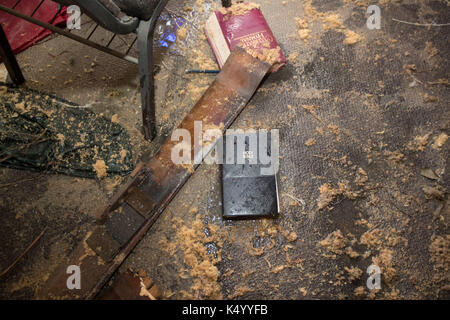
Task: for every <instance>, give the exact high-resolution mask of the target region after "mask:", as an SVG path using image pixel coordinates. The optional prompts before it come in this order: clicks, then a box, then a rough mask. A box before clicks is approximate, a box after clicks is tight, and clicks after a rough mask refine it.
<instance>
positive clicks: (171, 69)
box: [0, 0, 450, 299]
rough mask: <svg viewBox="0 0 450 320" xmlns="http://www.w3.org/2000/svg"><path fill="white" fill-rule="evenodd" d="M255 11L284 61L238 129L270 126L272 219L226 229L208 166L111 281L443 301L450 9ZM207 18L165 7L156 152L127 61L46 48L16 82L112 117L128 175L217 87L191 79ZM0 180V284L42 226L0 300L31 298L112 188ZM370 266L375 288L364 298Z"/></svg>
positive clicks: (169, 295) (330, 5)
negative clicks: (275, 189)
mask: <svg viewBox="0 0 450 320" xmlns="http://www.w3.org/2000/svg"><path fill="white" fill-rule="evenodd" d="M255 2H256V3H259V4H261V9H262V11H263V13H264V14H265V16H266V19H267V20H268V23H269V25H270V26H271V28H272V30H273V32H274V35H275V37H276V38H277V40H278V42H279V43H280V46H281V48H282V49H283V51H284V53H285V54H286V56H287V57H288V64H287V66H286V67H285V68H284V69H282V70H281V71H279V72H277V73H274V74H271V75H270V76H269V77H268V78H267V79H266V80H265V81H264V83H263V84H262V85H261V87H260V88H259V90H258V91H257V93H256V94H255V96H254V97H253V98H252V100H251V101H250V103H249V105H248V106H247V107H246V108H245V110H244V111H243V112H242V114H241V115H240V116H239V117H238V119H237V120H236V121H235V123H234V124H233V125H232V127H233V128H243V129H245V128H264V129H272V128H276V129H279V130H280V140H281V143H280V155H281V157H280V171H279V178H280V184H279V192H280V206H281V214H280V216H279V217H278V218H277V219H274V220H245V221H223V220H222V218H221V212H222V199H221V184H220V174H219V173H220V171H219V170H220V168H219V167H218V166H216V165H206V164H202V165H201V166H200V167H199V168H198V169H197V172H196V173H195V174H194V175H193V177H192V178H191V179H190V180H189V181H188V182H187V183H186V184H185V185H184V187H183V188H182V190H181V191H180V192H179V194H178V195H177V196H176V197H175V199H174V200H173V201H172V202H171V203H170V205H169V206H168V208H167V209H166V210H165V212H164V213H163V214H162V215H161V217H160V218H159V220H158V221H157V222H156V224H155V225H154V226H153V227H152V229H151V230H150V231H149V232H148V234H147V235H146V236H145V238H144V239H143V240H142V241H141V243H140V244H139V245H138V246H137V247H136V249H135V250H134V251H133V252H132V254H131V255H130V256H129V257H128V258H127V260H126V261H125V263H124V264H123V265H122V267H121V270H125V269H128V268H131V269H134V270H139V269H145V270H146V271H147V273H148V274H149V275H150V276H151V278H152V279H153V280H154V281H155V282H156V283H157V284H158V285H159V286H160V288H161V289H162V291H163V296H164V297H165V298H166V299H181V298H194V299H211V298H223V299H317V298H331V299H360V298H371V299H373V298H375V299H398V298H400V299H406V298H407V299H427V298H428V299H436V298H441V299H442V298H444V299H448V298H450V278H449V275H450V272H449V269H450V234H449V219H450V211H449V203H448V192H447V191H448V188H449V173H448V158H449V142H448V141H447V138H448V134H449V124H450V110H449V108H448V103H449V96H450V94H449V89H448V78H449V71H450V68H449V61H448V55H449V43H448V41H449V40H448V34H449V28H450V27H449V26H448V25H445V24H448V22H450V7H449V4H448V2H446V1H422V2H418V1H406V0H405V1H400V0H399V1H378V6H379V7H380V9H381V28H380V29H373V30H371V29H369V28H367V26H366V21H367V18H368V15H367V14H366V9H367V7H368V5H369V4H373V3H376V2H374V1H370V2H369V1H350V0H342V1H311V0H305V1H300V0H287V1H274V0H272V1H255ZM217 4H218V1H209V0H204V1H202V0H197V1H193V0H188V1H185V2H184V4H183V5H181V4H180V2H179V1H170V2H169V6H168V10H166V11H165V14H169V15H170V17H171V19H176V18H179V17H182V18H183V20H184V23H183V28H185V30H181V31H180V32H178V33H177V35H178V40H177V41H176V42H175V43H173V44H169V48H163V47H158V48H157V49H156V64H157V65H156V67H155V74H156V75H155V77H156V86H157V88H156V96H157V119H158V131H159V137H158V138H157V139H156V140H155V141H153V142H152V143H148V142H146V141H145V140H144V139H143V136H142V133H141V132H140V123H141V118H140V94H139V91H138V75H137V67H136V66H135V65H132V64H130V63H128V62H125V61H121V60H118V59H116V58H114V57H110V56H108V55H106V54H103V53H100V52H98V51H96V50H94V49H90V48H87V47H85V46H83V45H81V44H78V43H74V42H72V41H71V40H69V39H63V38H62V37H57V36H52V37H50V38H47V39H46V40H44V41H43V42H41V43H39V44H37V45H35V46H34V47H32V48H30V49H29V50H27V51H25V52H23V53H21V54H19V55H18V61H19V63H20V64H21V66H22V68H23V71H24V75H25V77H26V78H27V83H26V86H27V87H30V88H33V89H37V90H41V91H45V92H50V93H54V94H57V95H58V96H60V97H62V98H65V99H67V100H70V101H72V102H75V103H77V104H80V105H88V107H89V108H91V109H92V110H94V111H95V112H98V113H102V114H103V115H105V116H107V117H113V116H115V115H117V116H116V119H118V121H119V123H120V124H121V125H123V126H124V127H125V128H126V129H127V131H128V132H129V134H130V136H131V137H132V140H133V151H134V157H135V161H136V162H137V161H138V159H139V158H144V159H148V158H149V157H150V156H151V155H152V154H153V153H154V151H155V150H156V149H157V148H158V146H159V145H160V144H161V143H162V141H164V139H165V138H166V137H167V135H169V134H170V132H171V130H172V129H173V127H174V126H175V125H176V124H177V123H178V122H179V121H180V120H181V119H182V118H183V117H184V116H185V115H186V113H187V112H188V111H189V109H190V108H191V107H192V106H193V105H194V103H195V101H196V100H197V99H198V98H199V97H200V96H201V94H202V92H203V91H204V90H205V89H206V88H207V87H208V85H209V84H210V83H211V82H212V80H213V77H214V76H213V75H187V74H185V70H186V69H215V68H217V66H216V64H215V62H214V58H213V55H212V53H211V51H210V49H209V47H208V44H207V41H206V39H205V37H204V36H203V33H202V22H203V21H205V19H206V18H207V17H208V16H209V14H210V12H211V8H212V7H213V6H215V5H217ZM393 19H395V20H393ZM164 23H166V22H164ZM443 24H444V25H443ZM91 27H92V26H91V24H90V23H89V21H85V22H84V23H83V27H82V29H81V30H80V32H82V33H83V32H85V33H89V32H90V29H89V28H91ZM160 30H161V29H160ZM184 31H187V33H186V32H184ZM97 36H98V37H99V38H98V41H108V39H109V38H108V37H109V35H108V34H107V33H106V32H102V31H101V30H100V32H99V34H98V35H97ZM132 39H133V38H127V37H124V38H123V39H119V40H118V42H117V43H116V44H115V45H116V46H117V47H118V48H120V47H121V46H125V44H126V43H131V41H132ZM132 53H133V52H132ZM134 53H135V52H134ZM0 74H1V73H0ZM0 177H1V178H0V194H1V198H0V208H1V224H0V241H1V243H2V246H1V248H0V252H1V255H0V270H4V269H6V268H7V267H8V266H9V265H10V264H11V263H12V262H13V261H14V259H15V258H16V257H17V256H19V255H20V254H21V253H22V252H23V251H24V250H25V249H26V247H27V246H28V245H29V244H30V243H31V242H32V241H33V239H34V238H35V237H36V236H37V235H38V234H39V233H41V232H42V231H43V230H45V233H44V235H43V236H42V238H41V239H40V240H39V242H38V243H37V244H36V245H35V246H34V247H33V249H32V250H31V251H30V252H29V253H28V254H27V255H26V256H25V257H24V258H23V259H21V261H20V263H19V264H17V265H16V266H15V268H14V269H13V270H11V271H10V272H8V273H7V274H6V275H5V276H3V277H2V278H0V296H1V297H2V298H3V299H9V298H19V299H25V298H38V297H37V296H36V292H37V290H38V289H39V288H40V287H41V286H42V285H43V284H44V283H45V281H46V280H47V279H48V277H49V275H50V273H51V272H52V271H53V270H54V269H55V268H56V266H57V265H58V263H59V262H60V261H62V260H63V258H64V257H65V256H67V255H68V254H70V252H71V250H72V249H73V247H74V245H75V244H76V243H77V242H78V241H80V240H81V239H82V238H83V237H84V236H85V234H86V232H87V230H89V228H90V227H91V225H92V223H93V216H94V213H95V211H96V210H97V209H98V208H99V207H101V206H102V205H103V204H104V203H106V201H107V199H108V197H110V196H111V195H112V194H113V192H114V190H115V189H116V188H117V186H118V185H120V183H122V182H123V180H124V179H123V178H117V177H108V178H106V179H102V180H89V179H80V178H73V177H69V176H64V175H51V174H49V173H45V172H43V173H33V172H27V171H18V170H11V169H7V168H2V169H0ZM372 264H375V265H377V266H379V267H380V269H381V272H382V277H381V279H382V283H381V289H379V290H373V291H369V290H368V288H367V286H366V281H367V278H368V277H369V275H368V274H367V272H366V270H367V268H368V266H370V265H372Z"/></svg>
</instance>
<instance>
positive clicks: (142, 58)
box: [137, 21, 156, 140]
mask: <svg viewBox="0 0 450 320" xmlns="http://www.w3.org/2000/svg"><path fill="white" fill-rule="evenodd" d="M137 41H138V52H139V74H140V89H141V101H142V122H143V128H144V137H145V139H148V140H152V139H153V138H154V137H155V136H156V116H155V88H154V81H153V28H152V26H151V23H150V21H141V23H140V24H139V28H138V40H137Z"/></svg>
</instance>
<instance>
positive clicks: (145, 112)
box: [0, 0, 168, 140]
mask: <svg viewBox="0 0 450 320" xmlns="http://www.w3.org/2000/svg"><path fill="white" fill-rule="evenodd" d="M20 1H21V0H18V1H17V2H16V3H15V5H14V6H13V7H12V8H8V7H6V6H4V5H0V11H4V12H6V13H8V14H11V15H14V16H16V17H18V18H21V19H23V20H26V21H29V22H31V23H34V24H36V25H38V26H40V27H43V28H45V29H48V30H50V31H53V32H55V33H58V34H60V35H63V36H65V37H68V38H71V39H72V40H75V41H77V42H80V43H83V44H85V45H87V46H90V47H92V48H95V49H97V50H100V51H103V52H105V53H108V54H110V55H113V56H115V57H118V58H121V59H124V60H126V61H128V62H131V63H134V64H138V66H139V73H140V79H139V83H140V91H141V103H142V123H143V132H144V137H145V138H146V139H148V140H152V139H154V138H155V136H156V116H155V89H154V78H153V66H154V62H153V33H154V29H155V26H156V22H157V20H158V17H159V16H160V14H161V12H162V11H163V9H164V7H165V6H166V4H167V2H168V0H161V1H160V2H159V3H158V5H157V6H156V8H155V9H154V11H153V14H152V16H151V17H150V19H149V20H139V19H138V18H133V17H127V18H126V19H119V18H117V17H115V16H114V15H113V14H112V13H111V12H110V11H109V10H108V9H107V8H106V7H105V6H104V5H103V4H102V3H101V2H99V1H94V0H89V1H80V2H82V6H81V7H82V8H81V9H82V12H83V13H87V14H88V15H89V16H90V17H91V18H93V19H94V20H95V21H96V22H97V23H99V24H101V25H102V26H103V27H104V28H105V29H107V30H109V31H111V32H113V36H112V38H111V39H110V41H109V42H108V44H107V45H106V46H103V45H100V44H98V43H96V42H94V41H91V40H90V37H91V36H92V34H93V33H94V32H95V30H96V28H97V27H98V24H97V25H96V26H95V28H94V30H93V31H92V32H91V34H90V35H89V36H88V37H87V38H83V37H81V36H78V35H76V34H74V33H72V32H70V30H69V31H68V30H65V29H62V28H58V27H55V26H54V25H52V24H50V23H45V22H42V21H40V20H38V19H35V18H33V15H34V14H35V13H36V11H37V10H38V9H39V7H40V6H41V5H42V3H43V2H44V0H41V1H40V3H39V5H38V6H37V7H36V8H35V10H34V11H33V13H32V14H31V15H29V16H28V15H25V14H23V13H21V12H19V11H17V10H15V7H16V6H17V5H18V4H19V3H20ZM55 1H56V2H58V0H55ZM60 2H64V1H60ZM65 2H70V0H69V1H67V0H66V1H65ZM74 2H76V1H74ZM76 3H77V2H76ZM77 4H78V3H77ZM60 9H61V7H60ZM86 11H87V12H86ZM55 17H56V15H55ZM132 32H135V33H136V34H137V36H136V38H135V39H134V41H133V42H132V44H131V45H130V46H129V47H128V49H127V51H126V52H118V51H116V50H113V49H111V48H109V46H110V44H111V43H112V41H113V40H114V38H115V37H116V35H117V34H129V33H132ZM136 41H137V46H138V58H135V57H132V56H130V55H128V54H129V52H130V50H131V48H132V46H133V45H134V43H135V42H136ZM0 55H1V57H2V59H3V62H4V63H5V66H6V69H7V71H8V74H9V76H10V78H11V80H12V81H13V82H14V83H15V84H22V83H23V82H24V81H25V78H24V76H23V74H22V71H21V70H20V66H19V64H18V63H17V60H16V58H15V56H14V54H13V51H12V49H11V46H10V44H9V42H8V39H7V37H6V34H5V32H4V31H3V29H2V27H1V25H0Z"/></svg>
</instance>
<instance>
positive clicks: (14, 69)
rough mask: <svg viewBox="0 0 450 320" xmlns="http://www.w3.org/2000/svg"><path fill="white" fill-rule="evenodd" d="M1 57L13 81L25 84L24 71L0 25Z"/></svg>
mask: <svg viewBox="0 0 450 320" xmlns="http://www.w3.org/2000/svg"><path fill="white" fill-rule="evenodd" d="M0 56H1V57H2V59H3V63H4V64H5V66H6V69H7V70H8V73H9V76H10V77H11V80H12V81H13V82H14V83H15V84H22V83H24V82H25V78H24V77H23V74H22V71H21V70H20V66H19V64H18V63H17V60H16V57H15V56H14V53H13V51H12V49H11V46H10V45H9V42H8V38H7V37H6V34H5V32H4V31H3V28H2V26H1V24H0Z"/></svg>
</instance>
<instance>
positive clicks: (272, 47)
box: [205, 3, 286, 72]
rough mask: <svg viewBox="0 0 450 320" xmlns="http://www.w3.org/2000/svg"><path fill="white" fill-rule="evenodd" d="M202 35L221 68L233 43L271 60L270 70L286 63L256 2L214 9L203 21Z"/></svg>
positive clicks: (260, 57)
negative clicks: (204, 22)
mask: <svg viewBox="0 0 450 320" xmlns="http://www.w3.org/2000/svg"><path fill="white" fill-rule="evenodd" d="M205 34H206V37H207V39H208V42H209V45H210V46H211V48H212V50H213V52H214V55H215V56H216V59H217V62H218V64H219V67H220V68H222V66H223V65H224V64H225V62H226V60H227V59H228V56H229V55H230V52H231V51H232V50H233V49H234V47H235V46H240V47H242V48H244V49H246V50H247V52H249V53H250V54H252V55H253V56H254V57H257V58H259V59H261V60H264V61H267V62H269V63H272V64H273V66H272V68H271V70H270V71H271V72H275V71H278V70H279V69H280V68H281V67H283V66H284V65H285V64H286V57H285V56H284V54H283V52H282V51H281V48H280V46H279V45H278V43H277V41H276V39H275V37H274V36H273V33H272V31H271V30H270V28H269V25H268V24H267V22H266V19H265V18H264V16H263V14H262V12H261V10H260V8H259V5H258V4H254V3H238V4H234V5H233V6H231V7H229V8H221V9H220V10H217V11H215V12H214V13H213V14H212V15H211V17H209V19H208V20H207V21H206V24H205Z"/></svg>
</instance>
